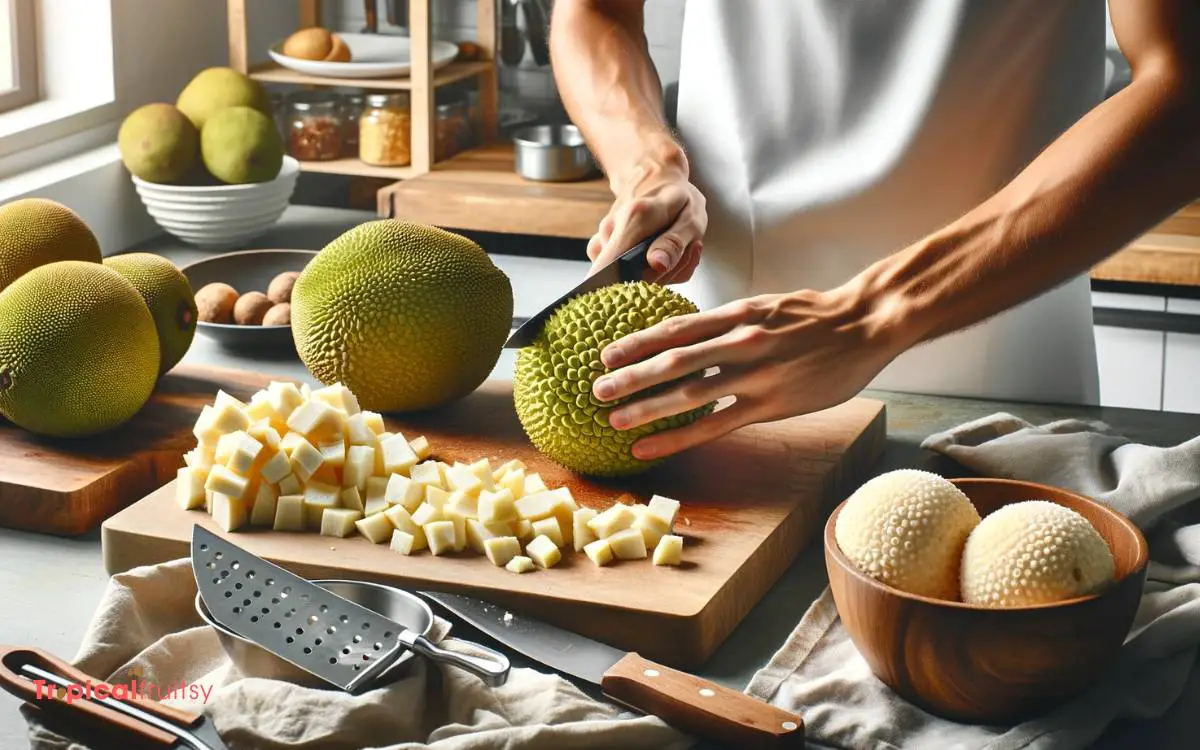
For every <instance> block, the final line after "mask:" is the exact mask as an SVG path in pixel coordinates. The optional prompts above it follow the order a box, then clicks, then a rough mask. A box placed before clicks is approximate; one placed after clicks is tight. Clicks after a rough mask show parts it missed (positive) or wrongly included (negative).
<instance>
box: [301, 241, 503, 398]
mask: <svg viewBox="0 0 1200 750" xmlns="http://www.w3.org/2000/svg"><path fill="white" fill-rule="evenodd" d="M512 312H513V295H512V285H511V283H510V282H509V279H508V276H506V275H505V273H504V272H503V271H502V270H500V269H499V268H498V267H496V265H495V264H494V263H492V259H491V258H489V257H488V255H487V253H485V252H484V251H483V248H481V247H480V246H479V245H477V244H476V243H475V242H473V241H471V240H469V239H467V238H466V237H462V236H461V235H457V234H454V233H452V232H447V231H444V230H442V229H438V228H436V227H431V226H426V225H424V224H417V223H414V222H407V221H397V220H394V219H381V220H378V221H369V222H365V223H363V224H360V225H359V226H357V227H355V228H353V229H351V230H349V231H347V232H345V233H344V234H342V235H341V236H340V237H338V238H337V239H335V240H334V241H333V242H331V243H329V244H328V245H327V246H326V247H325V248H324V249H323V250H321V252H320V253H318V254H317V255H316V256H315V257H314V258H313V259H312V260H311V261H309V263H308V265H307V266H306V267H305V269H304V271H303V272H301V274H300V276H299V277H298V278H297V279H296V284H295V287H294V288H293V289H292V337H293V339H294V340H295V343H296V351H297V352H298V353H299V355H300V359H301V360H302V361H303V362H304V365H305V366H306V367H307V368H308V370H309V372H311V373H312V375H313V377H315V378H316V379H317V380H319V381H321V382H322V383H324V384H326V385H331V384H333V383H339V382H340V383H342V384H343V385H345V386H346V387H347V388H349V389H350V390H351V391H353V392H354V394H355V395H356V396H357V397H358V400H359V404H360V405H361V406H362V408H363V409H368V410H370V411H378V412H407V411H418V410H424V409H431V408H435V407H438V406H442V405H444V404H447V403H449V402H451V401H455V400H457V399H460V398H462V397H463V396H466V395H467V394H468V393H470V392H472V391H473V390H475V389H476V388H478V387H479V385H480V383H482V382H483V381H484V380H485V379H486V378H487V376H488V375H489V374H490V373H491V371H492V368H493V367H495V365H496V361H497V360H498V359H499V358H500V351H501V349H502V348H503V346H504V342H505V341H506V340H507V338H508V332H509V330H510V329H511V327H512Z"/></svg>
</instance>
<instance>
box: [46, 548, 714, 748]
mask: <svg viewBox="0 0 1200 750" xmlns="http://www.w3.org/2000/svg"><path fill="white" fill-rule="evenodd" d="M195 595H196V582H195V578H194V577H193V575H192V569H191V563H190V561H189V560H187V559H181V560H174V561H171V562H167V563H162V564H160V565H155V566H147V567H142V568H135V569H133V570H130V571H128V572H126V573H122V574H119V575H116V576H113V577H112V578H111V579H110V580H109V583H108V588H107V590H106V591H105V594H104V597H103V598H102V600H101V602H100V605H99V606H98V607H97V610H96V614H95V616H94V617H93V620H92V622H91V623H90V625H89V627H88V630H87V632H86V634H85V636H84V639H83V643H82V645H81V647H80V649H79V652H78V654H77V655H76V656H75V658H74V659H72V660H71V661H72V664H74V665H75V666H76V667H78V668H79V669H81V670H82V671H84V672H86V673H87V674H89V675H92V676H93V677H96V678H97V679H103V680H106V681H108V682H109V683H110V684H113V685H116V684H118V683H121V684H128V683H129V680H130V679H131V678H133V677H136V679H137V680H138V682H139V683H141V684H145V685H156V686H163V687H161V689H162V690H163V691H164V692H165V691H166V690H167V687H166V686H179V685H181V684H183V685H187V686H189V689H188V690H187V691H180V693H179V694H180V695H181V696H182V697H181V698H175V699H166V700H163V701H162V702H163V703H165V704H167V705H170V706H176V707H178V708H183V709H187V710H190V711H194V712H203V713H206V714H207V715H208V716H209V717H210V719H211V721H212V722H213V724H214V726H215V728H216V730H217V732H218V733H219V734H220V735H221V739H222V740H223V741H224V742H225V744H226V745H227V746H228V747H229V750H283V749H284V748H286V749H287V750H342V749H345V750H351V749H353V750H358V748H388V749H389V750H418V748H430V749H431V750H482V749H483V748H487V749H488V750H493V749H496V748H506V749H509V748H510V749H512V750H515V749H516V748H531V749H532V750H540V749H541V748H545V749H546V750H552V749H553V750H558V749H561V750H609V749H610V748H630V749H631V750H641V749H642V748H645V749H646V750H651V749H652V748H653V749H654V750H659V749H660V748H665V749H667V750H676V749H681V748H685V747H689V746H690V745H691V744H693V743H692V741H691V739H690V738H689V737H687V736H686V735H684V734H681V733H679V732H677V731H675V730H674V729H672V728H671V727H669V726H667V725H666V724H664V723H663V722H662V721H661V720H659V719H657V718H654V717H649V716H638V717H633V716H632V715H630V714H629V713H627V712H620V711H619V710H618V709H617V708H615V707H613V706H611V705H609V704H606V703H601V702H599V701H596V700H593V699H591V698H590V697H588V696H587V695H586V694H584V693H583V692H581V691H580V690H579V689H577V688H576V687H574V686H573V685H572V684H571V683H570V682H568V681H567V680H564V679H562V678H561V677H558V676H557V675H553V674H543V673H540V672H537V671H534V670H531V669H522V668H516V667H514V668H513V669H512V671H511V672H510V673H509V679H508V682H507V683H506V684H505V685H503V686H502V687H499V688H488V687H486V686H485V685H484V684H483V682H481V681H480V680H479V679H477V678H475V677H474V676H472V675H469V674H467V673H465V672H462V671H460V670H457V669H455V668H453V667H441V666H439V665H435V664H433V663H431V662H427V661H425V660H424V659H420V658H417V659H414V660H413V663H412V666H411V667H410V670H411V671H410V672H409V673H407V674H406V675H405V676H404V677H403V678H402V679H400V680H398V681H397V682H395V683H392V684H391V685H387V686H384V687H380V688H376V689H374V690H370V691H367V692H365V693H363V694H361V695H358V696H352V695H349V694H347V693H343V692H341V691H339V690H335V689H333V690H325V689H319V688H308V687H303V686H299V685H294V684H292V683H288V682H282V681H279V680H269V679H262V678H259V677H254V676H247V675H243V674H241V673H239V672H238V670H237V668H236V667H235V666H234V665H233V664H232V663H231V662H230V660H229V658H228V657H227V656H226V655H225V652H224V650H222V648H221V644H220V641H218V639H217V636H216V633H215V632H214V631H213V630H212V629H211V628H210V627H209V626H208V625H206V624H205V623H204V621H203V620H201V619H200V617H199V616H198V615H197V614H196V612H195V609H194V607H193V599H194V597H195ZM449 630H450V626H449V623H447V622H446V621H445V620H443V619H441V618H438V619H437V623H436V625H435V627H434V630H433V632H432V633H431V634H430V635H431V636H432V637H433V639H434V640H435V641H441V639H442V638H443V637H445V635H446V634H447V633H448V631H449ZM460 644H461V642H451V641H443V645H444V646H445V647H446V648H451V649H461V648H462V646H461V645H460ZM191 686H194V687H195V689H194V690H193V689H191ZM201 688H211V692H210V693H209V694H208V697H207V702H205V701H204V699H203V697H201V696H202V692H201ZM189 694H195V695H196V697H195V698H194V699H192V697H191V695H189ZM148 697H150V698H152V699H155V698H156V697H157V696H156V695H155V694H154V693H151V694H150V695H149V696H148ZM26 716H27V719H28V721H29V724H30V740H31V745H32V747H34V748H36V749H37V750H87V748H86V747H85V746H83V745H79V744H76V743H73V742H71V741H68V740H67V739H66V738H63V737H61V736H60V735H57V734H55V733H54V732H52V731H50V730H48V729H46V728H45V727H44V726H42V725H41V724H40V723H39V722H38V720H37V719H36V718H35V717H34V716H32V715H31V714H30V713H29V712H28V711H26Z"/></svg>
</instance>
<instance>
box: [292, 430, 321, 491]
mask: <svg viewBox="0 0 1200 750" xmlns="http://www.w3.org/2000/svg"><path fill="white" fill-rule="evenodd" d="M289 460H290V461H291V464H292V473H293V474H295V475H296V477H297V478H299V479H300V481H301V482H307V481H308V480H310V479H312V477H313V475H314V474H316V473H317V470H318V469H320V468H321V464H322V463H323V462H324V460H325V459H324V458H323V457H322V456H321V452H320V451H318V450H317V449H316V448H314V447H313V444H312V443H310V442H308V441H307V440H305V441H304V442H303V443H300V444H299V445H297V446H296V447H295V448H294V449H293V450H292V455H291V457H290V459H289Z"/></svg>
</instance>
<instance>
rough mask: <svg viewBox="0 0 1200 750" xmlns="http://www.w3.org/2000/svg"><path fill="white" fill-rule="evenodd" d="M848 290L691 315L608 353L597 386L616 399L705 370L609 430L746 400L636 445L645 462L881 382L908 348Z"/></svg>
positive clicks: (647, 399)
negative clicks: (720, 402) (888, 367)
mask: <svg viewBox="0 0 1200 750" xmlns="http://www.w3.org/2000/svg"><path fill="white" fill-rule="evenodd" d="M862 299H863V298H862V296H861V295H860V293H859V292H858V291H857V290H855V289H853V288H851V287H849V286H847V287H842V288H839V289H835V290H832V291H829V292H812V291H803V292H796V293H792V294H772V295H763V296H759V297H751V298H748V299H743V300H738V301H736V302H732V303H730V304H727V305H724V306H722V307H718V308H716V309H714V310H710V311H707V312H700V313H695V314H692V315H682V316H679V317H676V318H671V319H668V320H665V321H663V322H662V323H659V324H658V325H656V326H653V327H651V328H647V329H646V330H644V331H639V332H637V333H632V334H630V335H628V336H625V337H623V338H621V339H619V340H617V341H615V342H613V343H612V344H609V345H608V346H607V347H606V348H605V349H604V351H603V352H601V360H602V361H603V363H604V364H605V366H607V367H609V368H610V369H612V370H613V372H610V373H609V374H607V375H604V376H602V377H600V378H597V380H596V382H595V383H594V384H593V386H592V392H593V394H595V396H596V398H598V399H600V400H602V401H613V400H615V399H619V398H624V397H627V396H631V395H633V394H636V393H638V392H639V391H642V390H644V389H646V388H649V387H651V386H655V385H659V384H662V383H667V382H669V381H673V380H676V379H678V378H682V377H684V376H685V375H689V374H692V373H695V372H699V371H704V370H708V369H710V368H718V370H719V371H718V372H717V374H713V375H708V376H706V377H703V378H691V379H688V380H685V381H683V382H680V383H679V384H677V385H675V386H674V387H672V388H669V389H667V390H665V391H663V392H661V393H656V394H654V395H647V396H638V397H636V398H634V399H633V400H631V401H628V402H626V403H624V404H622V405H620V406H619V407H617V408H616V409H614V410H613V411H612V413H611V414H610V415H609V424H611V425H612V426H613V427H615V428H616V429H619V430H628V429H632V428H634V427H637V426H639V425H643V424H646V423H648V422H652V421H654V420H656V419H660V418H662V417H666V416H670V415H673V414H680V413H682V412H685V411H689V410H691V409H695V408H697V407H700V406H703V405H704V404H707V403H710V402H713V401H717V400H720V399H724V398H727V397H729V396H733V397H735V398H736V401H735V402H734V403H733V404H732V405H729V406H727V407H726V408H723V409H719V410H717V411H715V412H713V413H712V414H710V415H708V416H706V417H703V418H701V419H699V420H697V421H696V422H693V423H692V424H690V425H688V426H686V427H681V428H678V429H674V430H668V431H665V432H660V433H656V434H654V435H652V436H649V437H646V438H643V439H641V440H639V441H638V442H637V443H636V444H635V445H634V449H633V452H634V455H635V456H637V457H638V458H641V459H643V460H646V459H652V458H659V457H662V456H666V455H669V454H672V453H677V452H679V451H682V450H685V449H687V448H691V447H693V446H695V445H699V444H701V443H704V442H707V441H710V440H713V439H715V438H717V437H720V436H721V435H724V434H725V433H728V432H731V431H732V430H736V429H738V428H739V427H743V426H745V425H748V424H754V423H758V422H767V421H772V420H776V419H782V418H784V417H791V416H795V415H798V414H806V413H809V412H814V411H819V410H821V409H826V408H829V407H831V406H835V405H837V404H839V403H841V402H843V401H845V400H847V399H849V398H851V397H852V396H854V395H855V394H857V393H858V392H859V391H860V390H861V389H862V388H863V387H865V386H866V385H867V383H869V382H870V381H871V379H872V378H874V377H875V375H877V374H878V373H879V372H880V371H881V370H882V369H883V368H884V367H885V366H886V365H887V364H888V363H889V362H890V361H891V360H892V359H893V358H894V357H895V356H896V355H897V354H898V353H899V352H901V351H903V349H904V348H905V346H906V344H907V342H906V341H904V340H903V339H902V337H901V335H900V334H899V332H898V331H897V330H895V328H894V327H893V326H891V325H888V324H886V323H880V322H878V321H877V320H876V318H877V317H878V316H876V315H875V314H873V313H869V312H868V311H866V310H865V309H864V305H863V304H862V302H861V300H862Z"/></svg>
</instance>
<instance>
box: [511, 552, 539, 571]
mask: <svg viewBox="0 0 1200 750" xmlns="http://www.w3.org/2000/svg"><path fill="white" fill-rule="evenodd" d="M504 569H505V570H508V571H512V572H513V573H528V572H529V571H531V570H533V569H534V565H533V560H530V559H529V558H528V557H525V556H524V555H517V556H516V557H514V558H513V559H511V560H509V561H508V564H507V565H505V566H504Z"/></svg>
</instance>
